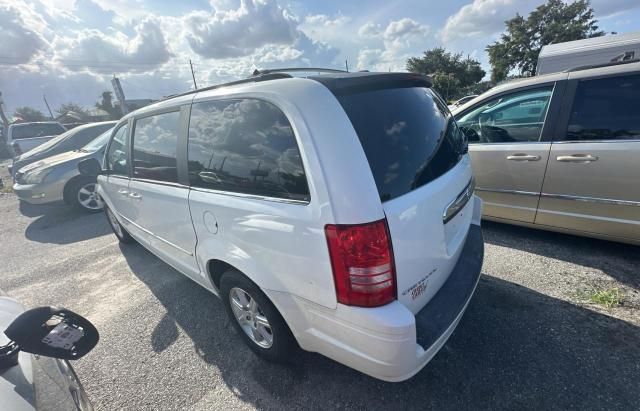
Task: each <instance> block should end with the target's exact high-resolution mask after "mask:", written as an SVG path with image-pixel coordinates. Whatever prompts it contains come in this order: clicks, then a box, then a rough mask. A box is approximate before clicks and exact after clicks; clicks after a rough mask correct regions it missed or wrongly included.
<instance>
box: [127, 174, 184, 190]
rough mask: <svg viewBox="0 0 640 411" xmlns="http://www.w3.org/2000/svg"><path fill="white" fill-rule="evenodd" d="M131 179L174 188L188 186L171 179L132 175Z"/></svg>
mask: <svg viewBox="0 0 640 411" xmlns="http://www.w3.org/2000/svg"><path fill="white" fill-rule="evenodd" d="M131 181H136V182H138V183H148V184H156V185H159V186H167V187H176V188H187V189H188V188H189V186H185V185H184V184H180V183H174V182H172V181H160V180H150V179H146V178H139V177H133V178H131Z"/></svg>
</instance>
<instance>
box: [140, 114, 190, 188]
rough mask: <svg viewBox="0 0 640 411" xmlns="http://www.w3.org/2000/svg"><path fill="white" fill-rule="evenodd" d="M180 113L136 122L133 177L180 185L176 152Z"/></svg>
mask: <svg viewBox="0 0 640 411" xmlns="http://www.w3.org/2000/svg"><path fill="white" fill-rule="evenodd" d="M179 128H180V112H179V111H174V112H171V113H164V114H158V115H155V116H150V117H145V118H141V119H139V120H136V125H135V128H134V131H133V176H134V177H137V178H145V179H150V180H158V181H168V182H173V183H175V182H177V181H178V168H177V161H176V150H177V148H178V130H179Z"/></svg>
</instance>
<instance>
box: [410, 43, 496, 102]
mask: <svg viewBox="0 0 640 411" xmlns="http://www.w3.org/2000/svg"><path fill="white" fill-rule="evenodd" d="M407 70H408V71H411V72H413V73H421V74H426V75H429V76H431V79H432V80H433V89H434V90H436V91H437V92H438V93H440V95H441V96H443V97H444V98H445V99H446V100H449V99H455V98H459V97H462V95H464V94H465V93H466V92H467V91H468V89H469V88H470V87H472V86H474V85H476V84H477V83H479V82H480V80H482V78H483V77H484V75H485V74H486V73H485V72H484V70H482V67H480V62H479V61H477V60H474V59H472V58H470V57H467V58H463V57H462V53H451V52H448V51H446V50H445V49H444V48H442V47H436V48H434V49H431V50H427V51H425V52H424V53H423V55H422V57H411V58H409V59H408V60H407Z"/></svg>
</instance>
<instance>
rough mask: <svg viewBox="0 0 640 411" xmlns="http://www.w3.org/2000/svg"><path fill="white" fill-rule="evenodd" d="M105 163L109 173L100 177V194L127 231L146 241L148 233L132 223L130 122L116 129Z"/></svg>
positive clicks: (141, 240)
mask: <svg viewBox="0 0 640 411" xmlns="http://www.w3.org/2000/svg"><path fill="white" fill-rule="evenodd" d="M104 163H105V164H104V166H105V168H106V169H107V175H106V176H99V177H98V182H99V183H100V194H101V195H102V197H103V198H104V200H105V202H106V203H107V206H108V207H109V208H110V209H111V211H112V212H113V213H114V214H115V215H116V216H117V218H118V220H119V221H120V224H122V226H123V227H124V228H125V229H126V230H127V232H129V233H130V234H131V235H132V236H134V237H135V238H136V240H138V241H140V242H142V243H146V241H147V238H146V237H147V235H146V233H145V232H143V231H141V230H139V229H137V228H136V227H135V225H133V224H132V220H133V215H134V211H133V208H132V203H131V199H130V197H129V123H126V124H124V125H122V126H121V127H120V128H118V129H117V130H115V131H114V134H113V137H112V138H111V141H110V142H109V144H108V146H107V151H106V154H105V162H104Z"/></svg>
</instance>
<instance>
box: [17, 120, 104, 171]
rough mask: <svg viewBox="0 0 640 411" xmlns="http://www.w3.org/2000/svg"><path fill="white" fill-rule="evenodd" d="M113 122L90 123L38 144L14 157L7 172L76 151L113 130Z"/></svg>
mask: <svg viewBox="0 0 640 411" xmlns="http://www.w3.org/2000/svg"><path fill="white" fill-rule="evenodd" d="M115 124H116V122H115V121H104V122H100V123H90V124H86V125H83V126H78V127H74V128H73V129H71V130H69V131H67V132H64V133H62V134H60V135H59V136H57V137H54V138H52V139H51V140H49V141H47V142H46V143H43V144H40V145H39V146H38V147H36V148H34V149H33V150H29V151H27V152H26V153H24V154H22V155H20V156H18V157H15V158H14V159H13V164H12V169H10V170H9V172H13V173H14V172H16V171H18V170H20V169H21V168H22V167H24V166H27V165H29V164H32V163H35V162H36V161H39V160H42V159H44V158H47V157H51V156H55V155H57V154H61V153H65V152H67V151H73V150H78V149H80V148H82V147H84V146H85V145H87V144H88V143H90V142H91V140H93V139H95V138H96V137H98V136H99V135H100V134H102V133H104V132H105V131H106V130H109V129H111V128H113V126H114V125H115Z"/></svg>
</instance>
